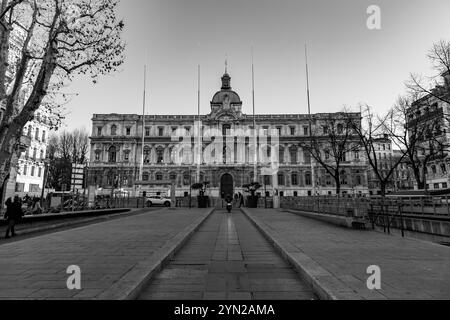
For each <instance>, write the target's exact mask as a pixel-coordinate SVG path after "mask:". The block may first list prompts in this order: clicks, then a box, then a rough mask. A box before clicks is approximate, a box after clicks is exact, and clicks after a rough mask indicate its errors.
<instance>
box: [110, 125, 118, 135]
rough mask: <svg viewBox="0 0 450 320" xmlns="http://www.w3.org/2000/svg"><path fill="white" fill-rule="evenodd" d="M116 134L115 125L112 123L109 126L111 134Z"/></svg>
mask: <svg viewBox="0 0 450 320" xmlns="http://www.w3.org/2000/svg"><path fill="white" fill-rule="evenodd" d="M116 134H117V126H116V125H115V124H113V125H112V126H111V135H112V136H115V135H116Z"/></svg>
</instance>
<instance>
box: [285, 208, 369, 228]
mask: <svg viewBox="0 0 450 320" xmlns="http://www.w3.org/2000/svg"><path fill="white" fill-rule="evenodd" d="M283 211H284V212H289V213H292V214H295V215H298V216H302V217H306V218H310V219H315V220H319V221H322V222H326V223H331V224H334V225H337V226H340V227H345V228H348V229H354V227H353V222H355V219H354V218H353V217H344V216H339V215H334V214H324V213H317V212H308V211H302V210H293V209H283ZM358 222H361V221H358ZM364 226H365V229H367V227H368V222H367V221H364Z"/></svg>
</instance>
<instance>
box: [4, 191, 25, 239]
mask: <svg viewBox="0 0 450 320" xmlns="http://www.w3.org/2000/svg"><path fill="white" fill-rule="evenodd" d="M6 207H7V210H6V213H5V218H6V220H7V221H8V227H7V228H6V235H5V239H8V238H9V237H10V236H9V234H10V233H11V236H12V237H15V236H17V234H16V231H15V226H16V223H17V222H19V220H20V219H21V218H22V215H23V211H22V202H21V201H20V198H19V197H18V196H15V197H14V202H12V201H11V198H9V199H8V200H7V201H6Z"/></svg>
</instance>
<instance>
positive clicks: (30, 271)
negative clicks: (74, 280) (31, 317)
mask: <svg viewBox="0 0 450 320" xmlns="http://www.w3.org/2000/svg"><path fill="white" fill-rule="evenodd" d="M206 212H207V211H206V210H201V209H200V210H198V209H192V210H168V209H164V210H159V211H152V212H150V211H149V213H148V214H147V213H145V214H141V215H136V216H131V217H124V218H120V219H117V220H112V221H108V222H104V223H98V224H94V225H89V226H85V227H80V228H75V229H70V230H65V231H61V232H55V233H51V234H47V235H43V236H39V237H34V238H31V239H25V240H22V241H17V242H13V243H8V244H4V245H0V299H6V298H13V299H72V298H75V299H95V298H97V297H99V296H100V295H101V294H102V293H104V292H105V291H106V290H107V289H110V288H111V287H112V286H113V285H114V284H115V283H117V281H118V280H119V279H122V278H123V277H125V276H126V275H129V274H130V272H131V271H133V269H135V266H137V265H139V264H140V263H142V262H143V261H145V260H147V259H148V258H149V257H152V255H154V254H160V252H158V249H160V248H163V247H164V246H165V245H167V243H169V242H170V241H171V240H172V239H174V238H176V237H177V235H178V234H179V233H181V232H182V231H183V230H185V229H186V227H188V226H189V225H191V224H193V223H195V221H197V220H198V219H199V218H201V217H202V216H204V215H205V213H206ZM71 265H77V266H79V267H80V268H81V286H82V290H80V291H77V290H73V291H70V290H68V289H67V286H66V281H67V278H68V277H69V275H68V274H66V270H67V267H68V266H71Z"/></svg>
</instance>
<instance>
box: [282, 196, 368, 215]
mask: <svg viewBox="0 0 450 320" xmlns="http://www.w3.org/2000/svg"><path fill="white" fill-rule="evenodd" d="M281 207H282V208H285V209H296V210H300V211H308V212H316V213H322V214H331V215H339V216H345V217H353V216H366V215H367V212H368V209H369V199H368V198H355V197H336V196H334V197H333V196H316V197H282V198H281Z"/></svg>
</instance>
